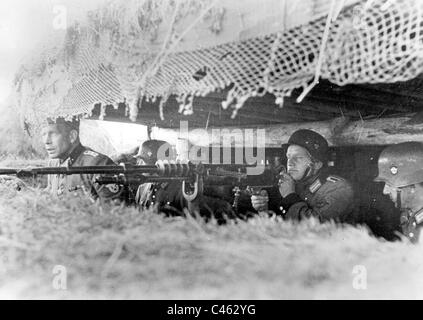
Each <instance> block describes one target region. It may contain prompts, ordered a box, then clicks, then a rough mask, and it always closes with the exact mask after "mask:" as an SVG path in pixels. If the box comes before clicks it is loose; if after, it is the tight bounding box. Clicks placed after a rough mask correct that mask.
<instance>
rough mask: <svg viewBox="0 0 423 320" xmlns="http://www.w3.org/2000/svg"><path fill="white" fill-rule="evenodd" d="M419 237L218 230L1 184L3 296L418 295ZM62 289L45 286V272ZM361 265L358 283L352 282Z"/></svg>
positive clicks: (336, 230) (267, 228)
mask: <svg viewBox="0 0 423 320" xmlns="http://www.w3.org/2000/svg"><path fill="white" fill-rule="evenodd" d="M422 248H423V246H422V245H416V246H413V245H410V244H408V243H406V242H395V243H392V242H391V243H390V242H385V241H381V240H378V239H375V238H373V237H371V236H369V235H368V233H367V231H366V230H365V229H357V228H353V227H339V226H335V225H333V224H324V225H320V224H318V223H316V221H313V220H310V221H307V222H304V223H302V224H299V225H293V224H290V223H286V222H283V221H280V220H278V219H270V218H263V217H257V218H255V219H252V220H250V221H248V222H243V221H237V222H231V223H229V224H227V225H225V226H217V225H216V224H213V223H209V224H204V223H202V222H201V221H199V220H195V219H193V218H164V217H162V216H161V215H159V214H157V213H155V212H153V211H148V212H139V211H137V210H136V209H134V208H124V207H119V206H109V205H103V206H99V205H97V204H95V203H92V202H91V201H90V200H88V199H81V198H74V197H73V196H69V197H68V198H65V199H62V200H59V199H56V198H53V197H51V196H50V195H48V194H46V193H45V192H43V191H41V190H39V189H28V190H25V191H21V192H16V191H14V190H13V189H11V188H8V187H6V186H4V185H3V186H2V185H0V258H1V260H0V262H1V265H0V266H1V268H0V279H1V280H0V297H1V298H65V299H68V298H94V299H97V298H98V299H102V298H114V299H119V298H140V299H158V298H169V299H219V298H222V299H284V298H293V299H295V298H324V299H325V298H363V299H367V298H423V294H422V292H423V290H422V289H423V280H422V277H421V276H420V275H421V274H422V271H423V269H422V263H423V254H422ZM56 265H62V266H65V267H66V270H67V290H63V291H58V290H55V289H54V288H53V285H52V283H53V278H54V276H55V275H54V274H53V268H54V266H56ZM355 265H363V266H365V267H366V269H367V280H368V284H367V290H355V289H353V287H352V282H353V277H354V275H353V274H352V270H353V267H354V266H355Z"/></svg>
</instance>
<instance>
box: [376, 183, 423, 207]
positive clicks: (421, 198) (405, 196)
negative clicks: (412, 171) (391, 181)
mask: <svg viewBox="0 0 423 320" xmlns="http://www.w3.org/2000/svg"><path fill="white" fill-rule="evenodd" d="M398 190H400V191H401V193H400V196H401V207H402V208H403V209H411V210H420V209H421V208H422V207H423V189H422V186H421V185H418V184H417V185H411V186H407V187H403V188H394V187H391V186H390V185H388V184H386V183H385V187H384V188H383V194H385V195H388V196H389V198H390V199H391V200H392V201H393V202H394V203H395V206H397V203H398V202H397V200H398V192H397V191H398Z"/></svg>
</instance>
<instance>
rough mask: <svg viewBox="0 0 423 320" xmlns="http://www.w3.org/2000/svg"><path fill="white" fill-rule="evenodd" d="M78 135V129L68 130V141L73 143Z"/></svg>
mask: <svg viewBox="0 0 423 320" xmlns="http://www.w3.org/2000/svg"><path fill="white" fill-rule="evenodd" d="M78 136H79V133H78V130H71V131H70V132H69V139H70V142H71V143H75V142H76V141H77V140H78Z"/></svg>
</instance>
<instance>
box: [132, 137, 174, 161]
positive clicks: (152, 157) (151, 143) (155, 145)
mask: <svg viewBox="0 0 423 320" xmlns="http://www.w3.org/2000/svg"><path fill="white" fill-rule="evenodd" d="M161 147H163V148H164V149H162V150H164V151H166V152H165V156H166V157H169V152H171V151H172V147H171V145H170V144H169V143H168V142H166V141H163V140H147V141H144V142H143V143H142V145H141V148H140V149H139V151H138V154H137V155H136V156H135V157H136V158H140V159H142V160H144V162H145V163H147V164H155V163H156V161H157V160H165V159H159V158H158V156H159V155H158V152H159V149H160V148H161ZM166 159H168V158H166Z"/></svg>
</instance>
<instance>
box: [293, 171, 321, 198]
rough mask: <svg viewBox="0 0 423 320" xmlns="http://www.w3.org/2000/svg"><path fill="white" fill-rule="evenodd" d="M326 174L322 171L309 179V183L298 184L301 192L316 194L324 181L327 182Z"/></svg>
mask: <svg viewBox="0 0 423 320" xmlns="http://www.w3.org/2000/svg"><path fill="white" fill-rule="evenodd" d="M325 177H326V173H325V172H324V171H322V170H320V171H319V172H318V173H317V174H316V175H314V176H313V177H310V178H309V179H307V181H305V182H303V183H299V184H298V188H299V191H300V192H311V193H315V192H316V191H317V190H319V189H320V187H321V186H322V181H325V179H326V178H325Z"/></svg>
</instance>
